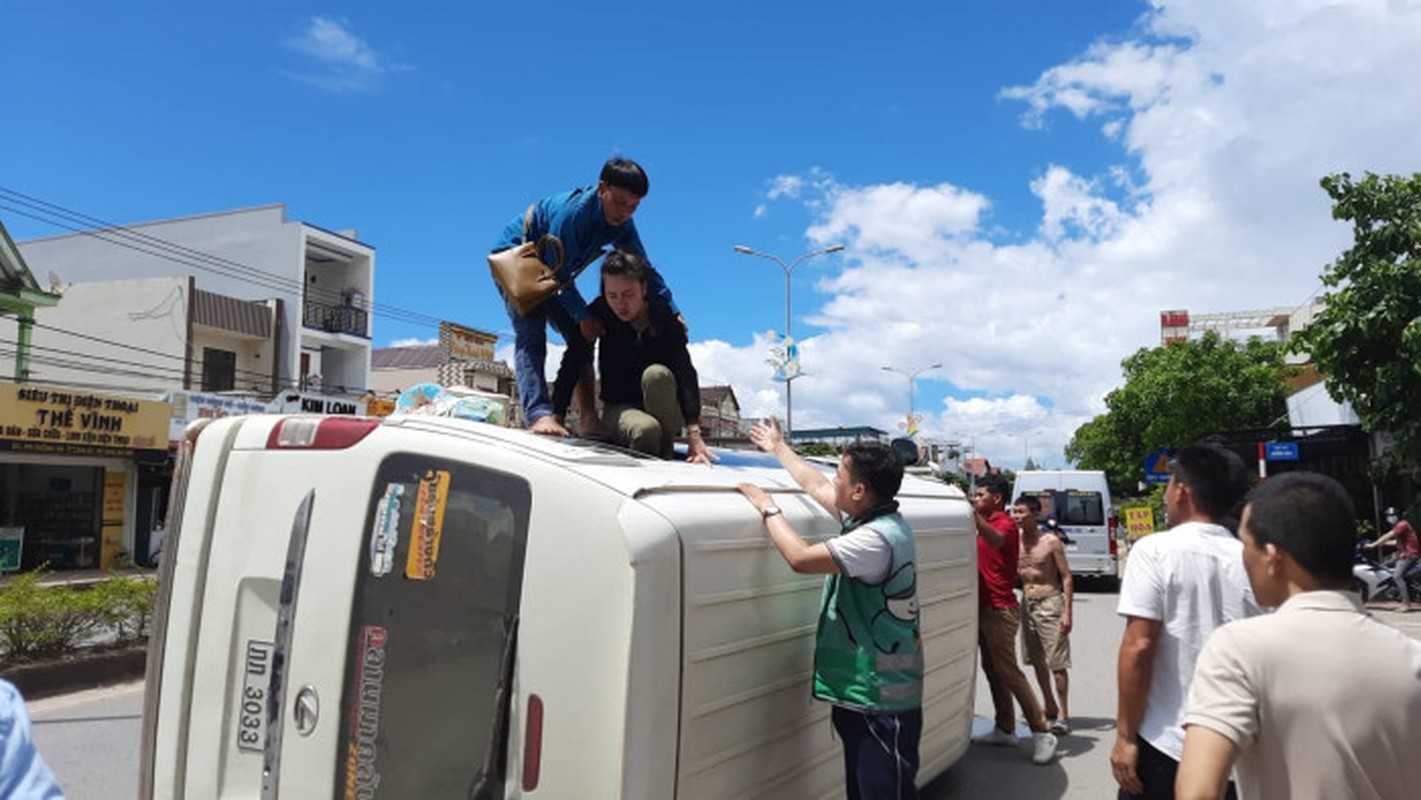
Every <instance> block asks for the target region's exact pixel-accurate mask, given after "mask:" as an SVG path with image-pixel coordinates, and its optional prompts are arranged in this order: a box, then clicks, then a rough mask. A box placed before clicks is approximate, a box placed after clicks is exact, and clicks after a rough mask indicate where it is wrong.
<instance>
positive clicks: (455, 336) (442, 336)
mask: <svg viewBox="0 0 1421 800" xmlns="http://www.w3.org/2000/svg"><path fill="white" fill-rule="evenodd" d="M497 342H498V337H497V336H495V335H493V334H491V333H484V332H483V331H477V330H474V329H473V328H466V327H464V326H463V325H456V324H454V323H452V322H448V321H441V322H440V323H439V344H440V345H441V346H442V347H443V348H444V360H445V361H488V360H492V359H493V346H494V345H495V344H496V343H497Z"/></svg>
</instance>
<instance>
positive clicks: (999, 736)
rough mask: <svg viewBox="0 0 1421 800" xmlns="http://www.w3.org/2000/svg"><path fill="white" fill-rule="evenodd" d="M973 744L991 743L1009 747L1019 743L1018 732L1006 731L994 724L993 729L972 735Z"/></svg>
mask: <svg viewBox="0 0 1421 800" xmlns="http://www.w3.org/2000/svg"><path fill="white" fill-rule="evenodd" d="M972 744H991V745H996V746H998V747H1008V746H1011V745H1015V744H1017V738H1016V734H1014V733H1007V732H1006V731H1004V730H1002V729H1001V728H998V727H997V726H995V725H993V726H992V729H991V730H990V731H988V732H987V733H984V734H981V735H980V736H973V737H972Z"/></svg>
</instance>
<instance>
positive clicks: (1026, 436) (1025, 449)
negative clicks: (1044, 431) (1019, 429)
mask: <svg viewBox="0 0 1421 800" xmlns="http://www.w3.org/2000/svg"><path fill="white" fill-rule="evenodd" d="M1040 433H1041V430H1040V429H1039V428H1038V429H1037V430H1034V431H1027V432H1025V433H1008V434H1007V436H1010V437H1012V438H1013V439H1015V438H1016V437H1018V436H1020V437H1021V468H1022V469H1026V463H1027V462H1028V461H1030V460H1031V437H1032V436H1033V435H1036V434H1040Z"/></svg>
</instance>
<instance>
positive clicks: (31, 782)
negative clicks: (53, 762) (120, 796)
mask: <svg viewBox="0 0 1421 800" xmlns="http://www.w3.org/2000/svg"><path fill="white" fill-rule="evenodd" d="M11 797H13V798H16V799H17V800H18V799H19V798H24V800H51V799H52V798H57V800H64V791H63V790H62V789H60V788H59V781H57V780H55V778H54V773H53V772H50V770H49V766H48V765H46V764H45V763H44V759H43V758H41V757H40V754H39V750H37V749H36V748H35V742H34V739H33V738H32V737H31V736H30V715H29V713H28V712H27V711H26V710H25V699H24V698H23V697H21V696H20V690H19V689H16V688H15V685H14V684H12V683H10V682H9V681H7V680H3V679H0V798H11Z"/></svg>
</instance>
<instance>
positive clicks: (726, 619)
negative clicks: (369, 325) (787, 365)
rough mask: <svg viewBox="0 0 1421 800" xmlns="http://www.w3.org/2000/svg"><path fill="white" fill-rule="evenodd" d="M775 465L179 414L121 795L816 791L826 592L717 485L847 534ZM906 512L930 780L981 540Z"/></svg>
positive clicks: (971, 631) (422, 428)
mask: <svg viewBox="0 0 1421 800" xmlns="http://www.w3.org/2000/svg"><path fill="white" fill-rule="evenodd" d="M201 424H202V423H198V425H201ZM773 464H774V462H773V460H767V459H766V458H762V457H760V456H758V454H753V455H752V454H742V455H739V456H731V455H729V454H727V456H726V458H725V460H724V462H723V463H722V464H720V465H717V466H715V467H711V468H708V467H705V466H702V465H691V464H685V463H672V462H662V461H654V460H645V459H639V458H634V457H632V456H630V455H628V454H626V453H624V452H621V451H615V450H611V449H606V448H601V447H596V446H587V445H579V444H576V443H567V442H559V441H554V440H548V439H545V438H540V437H536V436H533V435H531V434H528V433H525V432H522V431H513V430H507V429H503V428H498V427H494V426H489V425H481V424H478V423H472V422H465V421H460V420H453V419H443V418H435V417H417V416H406V417H394V418H389V419H386V420H383V421H382V420H375V419H365V418H355V417H303V416H278V415H269V416H267V415H263V416H248V417H230V418H226V419H221V420H215V421H212V422H211V423H210V424H207V426H206V427H205V428H201V429H199V428H198V427H197V426H194V428H193V429H190V430H189V432H188V434H187V437H186V440H185V442H184V454H183V456H182V457H181V459H180V464H179V468H178V471H177V474H176V476H175V482H174V495H173V500H172V503H173V511H172V514H171V516H172V518H173V520H174V524H173V525H172V526H171V528H170V531H169V534H168V536H169V539H168V545H167V557H165V562H164V565H163V575H162V577H161V588H160V601H161V605H160V611H159V615H158V616H159V618H158V620H157V622H156V625H155V631H154V635H153V637H152V640H151V644H150V652H149V667H148V681H149V686H148V691H147V696H146V703H147V706H146V707H145V709H144V739H143V750H142V764H141V792H140V796H141V797H143V798H150V797H155V798H178V797H191V798H209V797H258V796H261V797H276V796H283V797H300V798H310V797H338V798H380V797H391V798H414V797H418V798H439V797H460V798H468V797H549V798H573V797H576V798H582V797H597V798H604V797H605V798H612V797H616V798H654V799H655V800H665V799H666V798H680V799H681V800H688V799H690V798H715V799H716V800H719V799H720V798H728V797H830V796H835V794H836V793H837V792H838V791H839V787H841V785H842V782H843V771H842V765H841V761H840V758H841V756H840V751H839V746H838V744H837V742H836V741H835V740H834V739H833V738H832V735H831V729H830V725H829V722H828V714H829V708H828V706H826V705H824V704H823V703H819V702H817V701H814V700H812V699H811V697H810V692H809V685H810V664H811V654H812V647H813V638H814V632H815V624H816V620H817V615H818V607H819V602H820V587H821V584H822V579H821V578H818V577H810V576H800V575H796V574H795V573H793V572H791V571H790V570H789V569H788V567H786V566H785V564H784V563H783V560H782V559H781V558H780V557H779V555H778V554H777V553H776V552H775V550H774V548H773V546H772V545H771V544H770V542H769V540H768V539H767V538H766V536H765V533H764V528H763V523H762V520H761V518H760V516H759V514H757V513H755V511H754V509H753V508H752V507H751V506H750V505H749V504H748V503H747V502H746V501H745V500H744V498H743V497H741V496H740V495H739V494H738V493H737V492H736V491H735V489H734V487H735V484H736V483H738V482H740V481H750V482H753V483H756V484H758V485H761V486H764V487H767V488H770V487H773V488H771V491H772V492H774V493H775V497H776V501H777V503H778V505H779V506H780V507H781V508H783V509H784V512H785V514H786V515H787V516H788V517H789V518H790V519H791V520H792V521H793V523H794V525H795V526H796V528H798V529H799V530H801V531H804V532H806V533H807V534H809V536H810V538H821V537H826V536H831V535H834V534H836V533H837V532H838V525H837V523H836V522H835V521H834V520H832V519H830V518H829V516H828V515H827V514H825V512H824V511H823V509H822V508H820V507H819V506H818V505H817V504H816V503H814V502H813V501H812V500H811V499H810V498H809V497H808V496H807V495H804V494H803V493H802V492H801V491H800V490H799V489H798V487H797V486H796V485H795V484H794V482H793V481H792V480H791V479H790V478H789V476H788V475H787V474H786V473H785V472H783V471H782V470H780V469H779V468H778V467H777V466H772V465H773ZM899 499H900V501H901V504H902V510H903V513H904V514H905V516H906V517H907V518H908V520H909V521H910V522H911V524H912V526H913V528H914V531H915V533H916V535H917V541H918V551H917V552H918V559H919V563H918V565H917V573H918V587H917V590H918V597H919V602H920V606H921V614H922V636H923V644H924V648H925V655H926V663H927V676H926V683H925V696H924V720H925V724H924V731H923V738H922V746H921V751H922V764H923V766H922V770H921V773H920V782H922V783H926V782H927V781H929V780H931V779H932V778H934V777H936V776H937V775H939V774H941V773H942V772H943V771H944V770H945V769H947V768H948V767H949V766H950V765H951V764H952V763H953V762H954V761H956V760H957V759H958V758H959V757H960V756H961V754H962V753H963V752H964V750H965V749H966V746H967V741H968V735H969V732H970V727H971V714H972V699H973V698H972V695H973V687H974V685H975V676H974V665H975V645H976V636H977V630H976V619H977V613H976V612H977V608H976V586H977V578H976V565H975V553H976V549H975V543H974V536H973V529H972V527H971V524H970V517H969V513H970V512H969V509H968V506H967V503H966V501H965V499H964V497H963V496H962V494H961V493H960V492H959V491H958V490H956V489H953V488H951V487H948V486H946V485H944V484H939V483H934V482H928V481H924V480H919V479H916V478H912V477H909V478H906V479H905V481H904V485H903V490H902V492H901V493H900V495H899Z"/></svg>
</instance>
